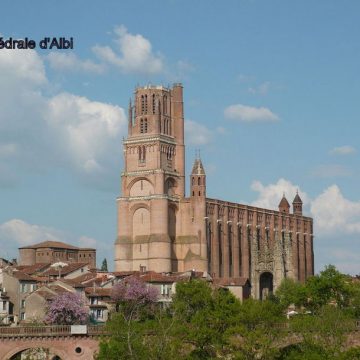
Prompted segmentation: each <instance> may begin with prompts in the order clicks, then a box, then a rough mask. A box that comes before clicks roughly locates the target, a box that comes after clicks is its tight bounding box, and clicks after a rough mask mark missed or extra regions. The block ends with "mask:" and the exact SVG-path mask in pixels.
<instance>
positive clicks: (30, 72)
mask: <svg viewBox="0 0 360 360" xmlns="http://www.w3.org/2000/svg"><path fill="white" fill-rule="evenodd" d="M0 69H6V72H3V71H2V72H1V81H2V82H3V81H4V80H5V79H11V80H12V79H14V80H20V81H30V82H31V83H35V84H38V85H40V84H44V83H46V82H47V79H46V75H45V67H44V64H43V61H42V60H41V58H40V56H39V55H38V53H37V52H36V51H35V50H10V49H2V50H1V51H0Z"/></svg>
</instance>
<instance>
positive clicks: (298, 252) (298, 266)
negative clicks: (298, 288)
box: [296, 234, 300, 281]
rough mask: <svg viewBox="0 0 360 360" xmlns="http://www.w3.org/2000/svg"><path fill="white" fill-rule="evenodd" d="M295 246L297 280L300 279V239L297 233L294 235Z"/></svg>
mask: <svg viewBox="0 0 360 360" xmlns="http://www.w3.org/2000/svg"><path fill="white" fill-rule="evenodd" d="M296 247H297V259H296V260H297V269H298V280H299V281H300V239H299V234H297V235H296Z"/></svg>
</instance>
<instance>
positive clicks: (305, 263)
mask: <svg viewBox="0 0 360 360" xmlns="http://www.w3.org/2000/svg"><path fill="white" fill-rule="evenodd" d="M306 253H307V251H306V235H304V268H305V278H304V280H306V278H307V256H306V255H307V254H306Z"/></svg>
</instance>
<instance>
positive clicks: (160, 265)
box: [115, 84, 185, 272]
mask: <svg viewBox="0 0 360 360" xmlns="http://www.w3.org/2000/svg"><path fill="white" fill-rule="evenodd" d="M123 151H124V171H123V172H122V174H121V196H120V197H119V198H118V199H117V205H118V230H117V239H116V242H115V271H130V270H153V271H157V272H168V271H173V270H174V266H175V262H176V260H175V259H173V258H174V255H173V252H174V251H173V243H174V242H175V238H176V227H177V225H176V214H177V211H178V203H179V199H181V198H184V197H185V154H184V111H183V88H182V85H181V84H174V85H173V87H172V88H166V87H163V86H145V87H139V88H137V89H136V90H135V98H134V102H133V103H132V102H131V100H130V104H129V116H128V137H127V138H126V139H125V140H124V142H123Z"/></svg>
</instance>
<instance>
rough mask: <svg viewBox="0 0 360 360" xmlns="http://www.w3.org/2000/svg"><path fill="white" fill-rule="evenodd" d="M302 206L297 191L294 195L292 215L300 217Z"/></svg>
mask: <svg viewBox="0 0 360 360" xmlns="http://www.w3.org/2000/svg"><path fill="white" fill-rule="evenodd" d="M302 205H303V202H302V200H301V198H300V196H299V192H298V190H296V195H295V197H294V200H293V213H294V214H295V215H302Z"/></svg>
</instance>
